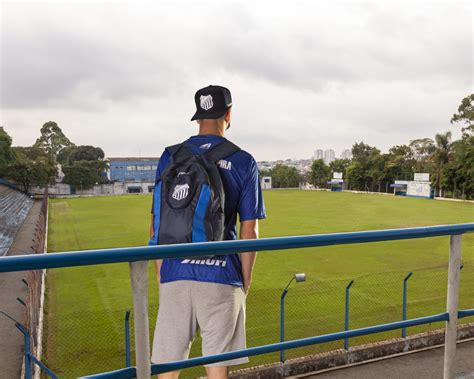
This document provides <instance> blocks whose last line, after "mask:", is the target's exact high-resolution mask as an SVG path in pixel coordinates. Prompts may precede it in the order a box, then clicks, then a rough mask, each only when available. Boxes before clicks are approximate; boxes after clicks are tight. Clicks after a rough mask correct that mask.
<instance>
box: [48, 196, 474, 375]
mask: <svg viewBox="0 0 474 379" xmlns="http://www.w3.org/2000/svg"><path fill="white" fill-rule="evenodd" d="M264 198H265V203H266V208H267V219H266V220H263V221H262V222H261V224H260V225H261V227H260V232H261V236H262V237H273V236H287V235H302V234H313V233H332V232H343V231H358V230H373V229H387V228H399V227H410V226H424V225H439V224H454V223H463V222H473V221H474V204H468V203H455V202H444V201H433V200H427V199H413V198H403V197H393V196H381V195H380V196H379V195H365V194H352V193H329V192H319V191H318V192H313V191H298V190H278V191H276V190H274V191H266V192H265V193H264ZM150 203H151V196H121V197H100V198H99V197H96V198H74V199H54V200H52V201H51V202H50V214H49V217H50V218H49V221H50V222H49V238H48V250H49V252H57V251H68V250H83V249H100V248H110V247H122V246H137V245H144V244H146V243H147V239H148V227H149V211H150ZM448 249H449V242H448V237H437V238H429V239H417V240H409V241H392V242H383V243H372V244H358V245H345V246H332V247H322V248H308V249H298V250H286V251H278V252H262V253H261V254H259V257H258V259H257V264H256V267H255V272H254V282H253V285H252V288H251V292H250V294H249V297H248V301H247V335H248V336H247V340H248V345H249V346H257V345H261V344H266V343H272V342H277V341H278V339H279V335H278V333H279V324H278V320H279V314H278V310H279V297H280V293H281V290H282V288H283V287H284V286H285V285H286V283H287V282H288V280H289V279H290V278H291V276H292V275H293V274H294V273H296V272H305V273H306V274H307V278H308V280H307V282H305V283H301V284H294V285H293V286H292V287H291V289H290V292H289V294H288V296H287V299H286V308H287V312H286V313H287V318H286V328H287V338H288V339H293V338H301V337H307V336H312V335H318V334H324V333H328V332H334V331H339V330H342V329H343V325H344V324H343V322H344V319H343V317H344V289H345V286H346V285H347V284H348V283H349V281H350V280H352V279H354V280H355V283H354V285H353V286H352V288H351V328H356V327H361V326H368V325H373V324H376V323H381V322H390V321H395V320H399V319H400V318H401V289H402V282H403V278H404V277H405V275H406V274H407V273H408V272H410V271H412V272H413V277H412V278H411V279H410V281H409V296H408V297H409V303H408V317H409V318H413V317H418V316H422V315H428V314H433V313H439V312H442V311H443V310H444V307H445V300H446V294H445V293H446V268H447V259H448ZM462 254H463V263H464V268H463V270H462V279H461V298H460V305H461V307H464V308H467V307H474V234H471V235H465V236H464V238H463V242H462ZM46 299H47V303H46V304H47V306H46V337H45V338H46V345H45V348H46V359H47V364H48V365H49V366H50V367H51V368H52V369H53V370H55V371H56V372H57V373H58V374H59V375H60V376H61V377H65V378H72V377H76V376H78V375H84V374H90V373H95V372H101V371H105V370H111V369H116V368H119V367H123V366H124V364H125V358H124V357H125V353H124V342H123V341H124V332H123V318H124V314H125V310H126V309H130V308H132V301H131V291H130V280H129V273H128V265H127V264H111V265H101V266H89V267H75V268H67V269H56V270H49V271H48V276H47V293H46ZM149 303H150V328H151V332H153V329H154V323H155V320H156V311H157V307H158V296H157V285H156V280H155V279H154V271H153V269H152V266H151V264H150V289H149ZM465 321H468V320H466V319H465ZM440 326H441V325H440V324H437V325H431V326H424V327H417V328H411V329H410V330H409V333H415V332H417V331H421V330H426V329H427V328H437V327H440ZM399 335H400V332H399V331H396V332H390V333H383V334H378V335H374V336H365V337H360V338H356V339H354V340H351V345H352V346H353V345H355V344H360V343H366V342H369V341H375V340H380V339H386V338H390V337H394V336H399ZM341 347H342V341H339V342H334V343H328V344H324V345H318V346H314V347H309V348H302V349H297V350H293V351H288V352H287V357H289V358H291V357H296V356H301V355H306V354H310V353H316V352H321V351H326V350H331V349H337V348H341ZM192 354H193V355H200V346H199V341H197V342H196V344H195V346H194V348H193V351H192ZM277 360H278V356H277V355H276V354H270V355H266V356H261V357H256V358H253V359H251V364H252V365H254V364H258V363H262V362H272V361H277ZM201 372H202V370H201V369H193V370H187V371H186V372H185V373H184V374H185V375H184V376H189V377H192V376H196V375H198V374H199V373H201Z"/></svg>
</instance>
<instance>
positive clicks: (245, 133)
mask: <svg viewBox="0 0 474 379" xmlns="http://www.w3.org/2000/svg"><path fill="white" fill-rule="evenodd" d="M254 3H257V4H254ZM0 10H1V58H0V62H1V99H0V101H1V115H0V125H3V126H4V127H5V128H6V130H7V132H8V133H9V134H10V135H11V136H12V138H13V142H14V145H31V144H32V143H33V142H34V141H35V139H36V138H37V137H38V135H39V129H40V127H41V126H42V125H43V123H45V122H46V121H49V120H53V121H56V122H57V123H58V124H59V125H60V127H61V128H62V130H63V131H64V132H65V134H66V135H67V136H68V137H69V138H70V139H71V140H72V141H73V142H74V143H76V144H90V145H95V146H100V147H102V148H103V149H104V151H105V153H106V155H107V156H109V157H110V156H159V155H160V154H161V152H162V149H163V148H164V147H165V146H167V145H171V144H174V143H177V142H180V141H181V140H184V139H186V138H187V137H188V136H189V135H191V134H196V132H197V127H196V124H195V123H192V122H190V121H189V120H190V118H191V116H192V114H193V113H194V110H195V106H194V100H193V96H194V93H195V91H196V90H197V89H198V88H200V87H203V86H206V85H208V84H220V85H224V86H226V87H228V88H229V89H230V90H231V92H232V96H233V100H234V107H233V122H232V127H231V129H230V130H229V133H228V136H227V137H228V138H229V139H231V140H232V141H234V142H235V143H237V144H238V145H240V146H241V147H242V148H243V149H245V150H247V151H249V152H251V153H252V154H253V155H254V156H255V157H256V158H257V160H264V159H272V160H274V159H286V158H309V157H311V156H312V155H313V152H314V150H315V149H316V148H323V149H326V148H333V149H334V150H335V151H336V156H339V154H340V152H341V150H342V149H345V148H350V147H351V146H352V144H353V143H354V142H355V141H361V140H363V141H364V142H366V143H369V144H371V145H375V146H377V147H379V148H380V149H382V150H383V151H386V150H387V149H388V148H389V147H390V146H392V145H395V144H403V143H408V142H409V140H411V139H415V138H420V137H433V136H434V134H435V133H440V132H444V131H447V130H453V132H455V131H456V132H455V133H454V135H455V136H456V137H457V136H459V135H460V133H458V132H457V130H458V129H459V127H454V126H451V125H450V123H449V120H450V117H451V115H452V114H453V113H454V112H455V111H456V109H457V107H458V105H459V103H460V101H461V99H462V98H463V97H464V96H466V95H467V94H469V93H471V92H472V91H473V5H472V2H471V1H460V0H457V1H443V2H433V1H416V2H415V1H406V2H404V1H380V0H374V1H334V0H332V1H324V2H323V1H318V2H317V1H313V0H308V1H295V0H291V1H289V0H287V1H282V2H279V1H258V2H251V1H244V0H242V1H222V0H215V1H203V0H199V1H173V2H171V1H170V2H164V1H153V2H138V1H127V2H125V1H94V2H92V1H82V2H69V1H49V2H40V1H33V2H21V1H14V2H5V1H2V3H1V9H0Z"/></svg>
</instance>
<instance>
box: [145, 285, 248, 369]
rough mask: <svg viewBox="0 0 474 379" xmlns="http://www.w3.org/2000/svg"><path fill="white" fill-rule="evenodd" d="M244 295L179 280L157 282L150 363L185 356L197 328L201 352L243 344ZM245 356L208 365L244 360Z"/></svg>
mask: <svg viewBox="0 0 474 379" xmlns="http://www.w3.org/2000/svg"><path fill="white" fill-rule="evenodd" d="M245 298H246V295H245V293H244V291H243V289H242V288H240V287H234V286H230V285H226V284H218V283H206V282H196V281H191V280H179V281H176V282H169V283H163V284H160V307H159V310H158V318H157V320H156V328H155V336H154V338H153V351H152V355H151V361H152V362H153V363H167V362H172V361H179V360H183V359H187V358H188V356H189V350H190V348H191V343H192V341H193V340H194V337H195V336H196V332H197V330H198V328H199V330H200V333H201V337H202V355H203V356H207V355H214V354H219V353H224V352H227V351H234V350H241V349H245V347H246V340H245ZM248 361H249V360H248V358H247V357H245V358H239V359H233V360H230V361H225V362H219V363H213V364H210V365H208V366H233V365H239V364H242V363H247V362H248Z"/></svg>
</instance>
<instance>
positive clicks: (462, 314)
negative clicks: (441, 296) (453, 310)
mask: <svg viewBox="0 0 474 379" xmlns="http://www.w3.org/2000/svg"><path fill="white" fill-rule="evenodd" d="M469 316H474V308H473V309H464V310H462V311H458V318H463V317H469Z"/></svg>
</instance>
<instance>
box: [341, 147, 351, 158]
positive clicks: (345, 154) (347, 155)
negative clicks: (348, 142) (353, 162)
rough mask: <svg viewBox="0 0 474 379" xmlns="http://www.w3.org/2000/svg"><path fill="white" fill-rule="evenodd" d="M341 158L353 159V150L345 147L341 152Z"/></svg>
mask: <svg viewBox="0 0 474 379" xmlns="http://www.w3.org/2000/svg"><path fill="white" fill-rule="evenodd" d="M341 159H352V150H350V149H345V150H343V151H342V153H341Z"/></svg>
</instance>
